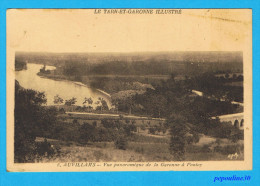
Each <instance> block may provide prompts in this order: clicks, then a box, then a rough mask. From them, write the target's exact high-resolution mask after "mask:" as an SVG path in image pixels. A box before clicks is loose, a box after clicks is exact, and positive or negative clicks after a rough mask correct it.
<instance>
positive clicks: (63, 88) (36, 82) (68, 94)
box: [15, 63, 111, 108]
mask: <svg viewBox="0 0 260 186" xmlns="http://www.w3.org/2000/svg"><path fill="white" fill-rule="evenodd" d="M42 67H43V65H40V64H32V63H28V64H27V70H22V71H16V72H15V79H16V80H17V81H19V83H20V85H21V86H22V87H24V88H26V89H33V90H37V91H40V92H45V95H46V98H47V105H54V102H53V101H54V96H55V95H57V94H58V95H59V96H60V97H61V98H62V99H63V100H64V101H65V100H68V99H71V98H72V97H75V98H76V99H77V102H76V104H75V105H80V106H83V102H84V98H85V97H87V98H90V97H91V98H92V100H93V101H94V103H95V102H96V101H98V98H99V97H100V98H103V99H104V100H106V102H107V104H108V107H109V108H110V107H111V101H110V98H109V96H107V95H105V94H104V93H102V92H100V91H98V90H96V89H92V88H89V87H87V86H84V85H80V84H77V83H74V82H72V81H65V80H59V81H57V80H52V79H47V78H43V77H40V76H38V75H37V73H38V72H39V71H40V69H41V68H42ZM48 69H50V70H52V69H55V67H53V66H46V70H48ZM92 106H93V107H96V106H97V105H95V104H93V105H92Z"/></svg>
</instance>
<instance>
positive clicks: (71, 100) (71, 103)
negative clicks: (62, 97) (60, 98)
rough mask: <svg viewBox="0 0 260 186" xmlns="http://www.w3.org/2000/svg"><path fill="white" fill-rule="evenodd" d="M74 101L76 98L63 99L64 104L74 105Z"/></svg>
mask: <svg viewBox="0 0 260 186" xmlns="http://www.w3.org/2000/svg"><path fill="white" fill-rule="evenodd" d="M76 102H77V98H75V97H72V98H71V99H69V100H66V101H65V105H67V106H71V105H75V104H76Z"/></svg>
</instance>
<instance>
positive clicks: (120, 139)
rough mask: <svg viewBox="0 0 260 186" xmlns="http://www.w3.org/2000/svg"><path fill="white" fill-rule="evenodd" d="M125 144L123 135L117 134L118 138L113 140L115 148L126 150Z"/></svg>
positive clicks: (125, 140)
mask: <svg viewBox="0 0 260 186" xmlns="http://www.w3.org/2000/svg"><path fill="white" fill-rule="evenodd" d="M127 144H128V143H127V139H126V137H125V136H123V135H120V136H118V138H117V139H116V140H115V147H116V148H117V149H121V150H126V147H127Z"/></svg>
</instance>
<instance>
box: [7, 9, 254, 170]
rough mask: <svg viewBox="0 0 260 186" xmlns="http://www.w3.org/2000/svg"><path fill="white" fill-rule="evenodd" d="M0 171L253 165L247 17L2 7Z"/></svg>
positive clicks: (247, 13)
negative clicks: (2, 134) (1, 157)
mask: <svg viewBox="0 0 260 186" xmlns="http://www.w3.org/2000/svg"><path fill="white" fill-rule="evenodd" d="M7 169H8V170H9V171H15V172H24V171H129V170H130V171H135V170H136V171H143V170H146V171H160V170H164V171H165V170H250V169H252V14H251V10H249V9H10V10H8V11H7Z"/></svg>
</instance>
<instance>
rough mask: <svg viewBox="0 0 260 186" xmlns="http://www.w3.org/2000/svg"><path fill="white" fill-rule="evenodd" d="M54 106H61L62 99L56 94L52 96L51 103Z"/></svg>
mask: <svg viewBox="0 0 260 186" xmlns="http://www.w3.org/2000/svg"><path fill="white" fill-rule="evenodd" d="M53 103H54V104H57V105H59V104H62V103H63V99H62V98H61V97H60V96H59V95H58V94H57V95H56V96H54V101H53Z"/></svg>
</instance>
